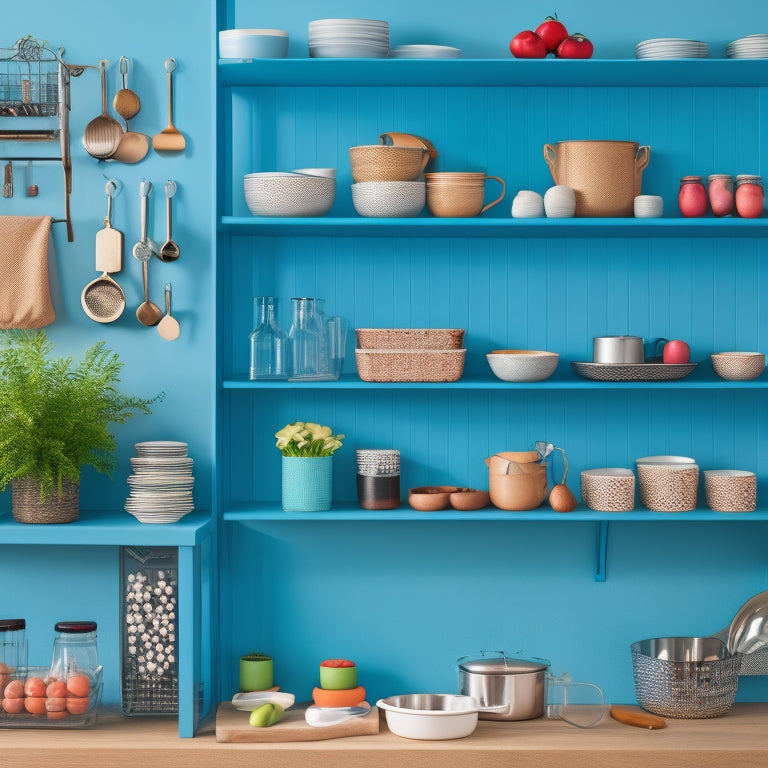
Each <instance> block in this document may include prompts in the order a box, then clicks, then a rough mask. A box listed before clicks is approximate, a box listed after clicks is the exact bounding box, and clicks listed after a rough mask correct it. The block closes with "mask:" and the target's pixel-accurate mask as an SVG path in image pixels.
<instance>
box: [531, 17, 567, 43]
mask: <svg viewBox="0 0 768 768" xmlns="http://www.w3.org/2000/svg"><path fill="white" fill-rule="evenodd" d="M536 34H537V35H538V36H539V37H540V38H541V39H542V40H543V41H544V45H546V46H547V50H548V51H549V52H550V53H554V52H555V50H556V49H557V46H558V45H560V43H562V42H563V40H565V38H566V37H568V30H567V29H566V28H565V24H563V23H562V22H561V21H558V20H557V14H555V15H554V16H547V18H546V19H544V21H543V22H542V23H541V24H539V26H538V27H536Z"/></svg>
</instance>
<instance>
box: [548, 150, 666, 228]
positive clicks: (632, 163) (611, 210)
mask: <svg viewBox="0 0 768 768" xmlns="http://www.w3.org/2000/svg"><path fill="white" fill-rule="evenodd" d="M650 156H651V148H650V147H648V146H642V147H641V146H640V145H639V144H638V143H637V142H636V141H559V142H558V143H557V144H555V145H554V146H553V145H552V144H545V145H544V159H545V160H546V161H547V165H548V166H549V170H550V172H551V173H552V178H553V179H554V181H555V184H562V185H565V186H567V187H570V188H571V189H572V190H573V191H574V192H575V193H576V216H609V217H613V216H633V215H634V210H635V197H637V196H638V195H640V194H642V182H643V170H644V169H645V167H646V166H647V165H648V161H649V160H650Z"/></svg>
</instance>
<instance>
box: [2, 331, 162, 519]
mask: <svg viewBox="0 0 768 768" xmlns="http://www.w3.org/2000/svg"><path fill="white" fill-rule="evenodd" d="M53 350H54V344H53V343H52V342H51V341H50V340H49V339H48V338H47V336H46V335H45V332H44V331H37V332H25V331H8V332H5V333H4V334H3V335H2V338H0V491H4V490H6V488H7V487H8V485H9V484H10V486H11V506H12V511H13V516H14V518H15V519H16V520H17V521H19V522H22V523H69V522H72V521H74V520H76V519H77V517H78V512H79V492H80V471H81V468H82V467H83V466H92V467H93V468H94V469H95V470H96V471H97V472H100V473H102V474H106V475H108V476H110V475H111V473H112V471H113V470H114V469H115V468H116V466H117V459H116V458H115V456H114V453H113V452H114V450H115V448H116V447H117V443H116V441H115V437H114V435H112V433H111V432H110V425H111V424H124V423H125V422H126V421H127V420H128V419H129V418H131V417H132V416H133V415H134V414H135V413H145V414H149V413H151V408H150V406H151V405H152V403H154V402H155V401H156V400H158V399H160V398H162V393H161V394H160V395H157V396H155V397H153V398H152V399H149V400H146V399H143V398H139V397H130V396H127V395H124V394H122V393H121V392H120V391H119V389H118V387H117V385H118V383H119V381H120V371H121V369H122V367H123V365H122V363H121V362H120V360H119V358H118V355H117V353H116V352H113V351H111V350H109V349H107V347H106V345H105V342H103V341H99V342H96V343H95V344H93V345H92V346H91V347H89V348H88V349H87V350H86V351H85V353H84V355H83V358H82V360H81V361H80V362H79V363H77V364H75V363H73V360H72V358H71V357H55V356H53V354H52V353H53Z"/></svg>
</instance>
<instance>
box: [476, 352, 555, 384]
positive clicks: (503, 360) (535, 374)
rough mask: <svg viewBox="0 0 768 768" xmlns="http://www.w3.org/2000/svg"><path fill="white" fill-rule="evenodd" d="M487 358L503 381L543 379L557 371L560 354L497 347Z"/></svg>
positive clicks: (492, 368)
mask: <svg viewBox="0 0 768 768" xmlns="http://www.w3.org/2000/svg"><path fill="white" fill-rule="evenodd" d="M485 358H486V360H488V365H490V366H491V370H492V371H493V372H494V373H495V374H496V376H497V377H498V378H500V379H501V380H502V381H543V380H544V379H548V378H549V377H550V376H551V375H552V374H553V373H554V372H555V369H556V368H557V363H558V361H559V359H560V355H559V354H558V353H557V352H539V351H537V350H530V349H495V350H493V352H489V353H488V354H487V355H486V356H485Z"/></svg>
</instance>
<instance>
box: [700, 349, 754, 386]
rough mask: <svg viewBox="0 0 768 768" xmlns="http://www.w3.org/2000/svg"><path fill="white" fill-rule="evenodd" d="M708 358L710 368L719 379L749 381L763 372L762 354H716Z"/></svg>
mask: <svg viewBox="0 0 768 768" xmlns="http://www.w3.org/2000/svg"><path fill="white" fill-rule="evenodd" d="M710 357H711V358H712V367H713V368H714V369H715V373H716V374H717V375H718V376H719V377H720V378H721V379H729V380H731V381H749V380H750V379H756V378H757V377H758V376H759V375H760V374H761V373H762V372H763V371H764V370H765V355H764V354H763V353H762V352H717V353H716V354H714V355H710Z"/></svg>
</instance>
